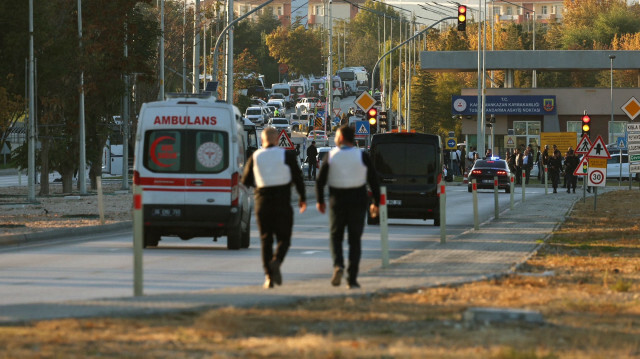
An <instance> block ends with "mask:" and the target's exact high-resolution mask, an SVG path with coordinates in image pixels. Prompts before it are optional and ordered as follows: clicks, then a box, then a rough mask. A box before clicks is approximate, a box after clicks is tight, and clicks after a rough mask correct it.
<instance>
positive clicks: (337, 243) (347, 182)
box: [316, 126, 380, 289]
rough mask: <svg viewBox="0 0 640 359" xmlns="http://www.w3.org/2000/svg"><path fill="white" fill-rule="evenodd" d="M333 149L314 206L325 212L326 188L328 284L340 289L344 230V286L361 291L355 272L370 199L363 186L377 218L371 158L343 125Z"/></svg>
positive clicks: (377, 194) (377, 196) (377, 189)
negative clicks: (330, 267)
mask: <svg viewBox="0 0 640 359" xmlns="http://www.w3.org/2000/svg"><path fill="white" fill-rule="evenodd" d="M335 142H336V148H334V149H333V150H331V152H329V155H328V159H327V160H326V161H323V163H322V167H321V168H320V173H319V175H318V180H317V182H316V200H317V203H316V207H317V209H318V211H319V212H320V213H323V214H324V213H325V210H326V204H325V200H324V187H325V185H328V186H329V228H330V229H329V231H330V242H329V243H330V249H331V256H332V259H333V268H334V269H333V276H332V277H331V284H332V285H334V286H339V285H340V282H341V280H342V276H343V274H344V256H343V254H342V252H343V251H342V242H343V240H344V231H345V228H346V229H347V240H348V243H349V267H348V268H347V287H348V288H349V289H355V288H360V284H359V283H358V280H357V279H358V270H359V266H360V255H361V237H362V231H363V230H364V222H365V217H366V214H367V207H368V206H367V205H368V204H369V197H368V195H367V187H366V184H369V189H370V190H371V193H372V198H373V202H374V203H372V204H371V205H370V206H369V211H370V212H371V216H372V217H376V216H377V215H378V205H379V203H380V187H379V185H378V179H377V177H376V173H375V170H374V169H373V165H372V163H371V159H370V158H369V155H368V154H367V153H366V152H363V151H361V150H360V149H358V148H356V147H354V143H355V130H354V129H353V128H351V127H348V126H342V127H340V128H339V129H338V131H337V132H336V137H335Z"/></svg>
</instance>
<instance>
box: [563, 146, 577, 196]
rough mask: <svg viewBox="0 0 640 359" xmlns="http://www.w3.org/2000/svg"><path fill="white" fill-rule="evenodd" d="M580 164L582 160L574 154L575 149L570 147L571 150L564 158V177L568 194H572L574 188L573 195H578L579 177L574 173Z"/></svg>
mask: <svg viewBox="0 0 640 359" xmlns="http://www.w3.org/2000/svg"><path fill="white" fill-rule="evenodd" d="M579 164H580V160H579V159H578V157H577V156H576V154H575V153H574V152H573V149H572V148H571V147H569V150H568V151H567V154H566V156H565V157H564V176H565V178H566V182H567V193H571V188H573V193H576V187H577V185H578V176H576V175H574V174H573V172H574V171H575V170H576V168H577V167H578V165H579Z"/></svg>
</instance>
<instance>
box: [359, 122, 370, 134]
mask: <svg viewBox="0 0 640 359" xmlns="http://www.w3.org/2000/svg"><path fill="white" fill-rule="evenodd" d="M367 135H369V122H368V121H356V137H358V136H367Z"/></svg>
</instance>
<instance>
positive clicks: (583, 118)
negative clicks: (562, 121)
mask: <svg viewBox="0 0 640 359" xmlns="http://www.w3.org/2000/svg"><path fill="white" fill-rule="evenodd" d="M590 122H591V117H589V115H584V116H582V123H583V124H584V123H590Z"/></svg>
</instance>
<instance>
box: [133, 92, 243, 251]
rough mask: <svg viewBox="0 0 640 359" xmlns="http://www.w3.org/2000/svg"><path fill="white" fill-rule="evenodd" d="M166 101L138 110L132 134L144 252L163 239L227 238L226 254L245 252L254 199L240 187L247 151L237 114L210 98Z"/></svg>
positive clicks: (173, 97)
mask: <svg viewBox="0 0 640 359" xmlns="http://www.w3.org/2000/svg"><path fill="white" fill-rule="evenodd" d="M167 97H168V98H167V100H165V101H158V102H150V103H145V104H143V105H142V109H141V110H140V116H139V122H138V131H137V133H136V148H135V160H134V168H133V169H134V172H133V184H134V186H140V187H141V188H142V205H143V223H144V231H143V232H144V247H145V248H146V247H149V246H157V245H158V242H159V241H160V240H161V238H162V236H178V237H180V238H181V239H183V240H187V239H191V238H193V237H205V236H206V237H213V240H214V241H215V240H217V238H218V237H220V236H227V248H228V249H239V248H248V247H249V242H250V237H249V232H250V226H249V223H250V220H251V207H252V199H251V195H250V192H249V190H248V189H247V188H246V187H245V186H243V185H242V184H241V183H240V177H241V176H242V170H243V165H244V163H245V160H246V150H247V145H246V143H245V142H246V141H247V136H245V133H244V132H245V131H244V128H243V126H244V121H243V119H242V116H241V115H240V112H239V111H238V109H237V108H236V107H235V106H233V105H230V104H227V103H225V102H222V101H216V99H215V98H214V97H211V96H210V95H207V94H171V95H169V96H167ZM253 136H255V132H254V134H253ZM254 143H255V141H254ZM249 149H250V150H255V149H254V148H251V147H249Z"/></svg>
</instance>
